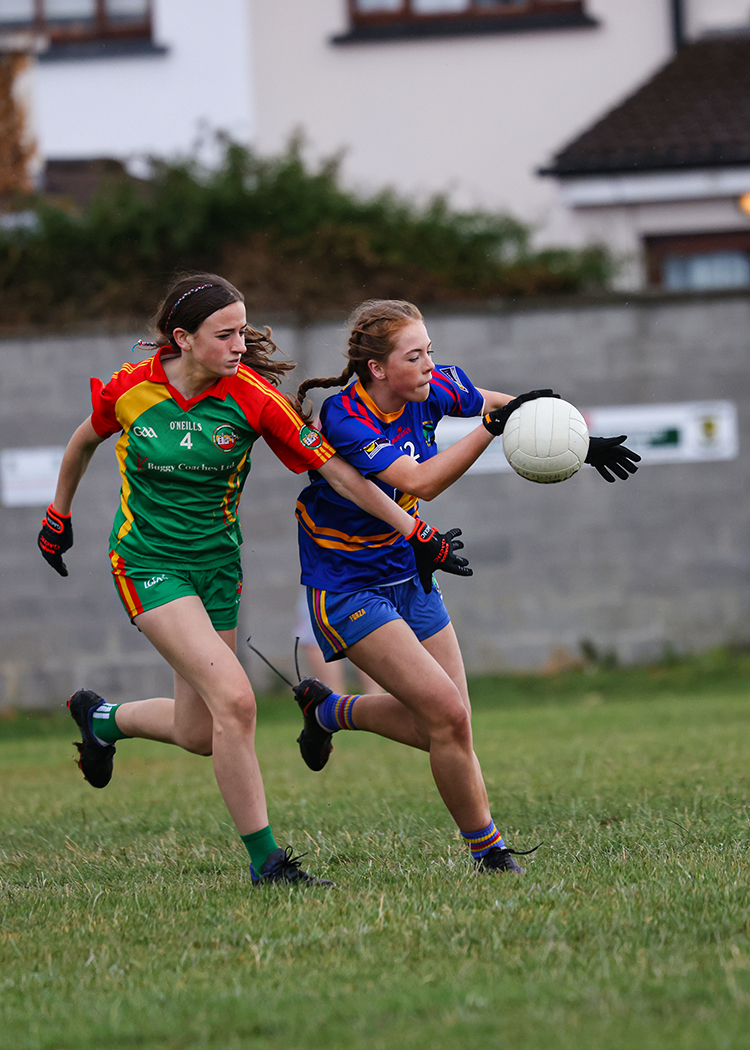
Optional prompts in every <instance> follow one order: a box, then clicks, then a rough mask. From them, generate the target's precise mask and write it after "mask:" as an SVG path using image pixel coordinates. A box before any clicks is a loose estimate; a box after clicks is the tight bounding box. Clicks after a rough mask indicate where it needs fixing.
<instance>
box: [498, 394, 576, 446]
mask: <svg viewBox="0 0 750 1050" xmlns="http://www.w3.org/2000/svg"><path fill="white" fill-rule="evenodd" d="M559 396H560V395H559V394H556V393H555V392H554V391H553V390H529V392H528V393H527V394H519V395H518V397H514V398H513V400H512V401H509V402H508V404H507V405H503V407H502V408H496V409H495V410H494V411H493V412H486V413H485V415H484V416H482V422H483V423H484V425H485V427H486V428H487V429H488V430H489V432H490V434H492V436H493V437H500V435H501V434H502V432H503V431H504V430H505V424H506V423H507V422H508V420H509V418H510V416H511V414H512V413H513V412H515V410H516V409H517V408H519V407H520V406H521V405H523V404H525V403H526V402H527V401H536V399H537V398H538V397H559Z"/></svg>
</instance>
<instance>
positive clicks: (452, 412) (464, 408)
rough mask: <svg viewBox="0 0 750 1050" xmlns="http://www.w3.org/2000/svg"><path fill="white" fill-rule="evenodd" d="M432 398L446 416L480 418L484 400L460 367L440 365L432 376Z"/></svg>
mask: <svg viewBox="0 0 750 1050" xmlns="http://www.w3.org/2000/svg"><path fill="white" fill-rule="evenodd" d="M430 398H431V399H432V398H434V399H435V401H436V402H437V404H438V406H439V407H440V409H441V414H442V415H444V416H478V415H479V413H480V412H481V411H482V406H483V405H484V398H483V397H482V395H481V394H480V393H479V391H478V390H477V388H476V387H475V386H474V384H473V383H472V382H471V380H470V379H469V377H468V376H467V375H466V373H465V372H464V370H463V369H462V368H459V367H458V365H438V366H437V367H436V368H435V371H434V372H433V374H432V381H431V390H430Z"/></svg>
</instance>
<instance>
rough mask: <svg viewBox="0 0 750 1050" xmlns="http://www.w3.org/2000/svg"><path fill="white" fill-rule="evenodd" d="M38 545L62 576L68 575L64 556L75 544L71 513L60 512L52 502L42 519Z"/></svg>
mask: <svg viewBox="0 0 750 1050" xmlns="http://www.w3.org/2000/svg"><path fill="white" fill-rule="evenodd" d="M36 542H37V546H38V547H39V550H40V551H41V552H42V557H43V558H44V560H45V561H46V562H49V564H50V565H51V566H52V568H53V569H54V570H55V572H59V574H60V575H61V576H67V575H68V570H67V569H66V568H65V562H64V561H63V560H62V556H63V554H64V553H65V551H69V550H70V548H71V547H72V546H73V523H72V521H71V517H70V514H58V513H57V511H56V510H55V509H54V507H53V506H52V504H51V503H50V505H49V507H47V513H46V515H45V517H44V518H43V519H42V528H41V531H40V533H39V536H38V537H37V541H36Z"/></svg>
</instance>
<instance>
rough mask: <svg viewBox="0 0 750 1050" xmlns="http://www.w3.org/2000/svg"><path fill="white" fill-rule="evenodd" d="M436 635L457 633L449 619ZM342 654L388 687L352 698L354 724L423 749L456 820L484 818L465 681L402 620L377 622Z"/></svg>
mask: <svg viewBox="0 0 750 1050" xmlns="http://www.w3.org/2000/svg"><path fill="white" fill-rule="evenodd" d="M446 632H447V633H446ZM441 635H445V640H446V642H447V641H448V640H450V638H451V637H453V638H455V635H452V629H451V628H450V627H446V628H444V629H443V630H442V631H440V632H439V633H438V635H436V636H435V638H436V639H438V641H434V644H433V649H435V648H437V647H438V645H439V640H440V639H439V636H441ZM347 655H348V656H349V658H350V659H351V660H352V662H353V663H355V664H356V665H357V666H358V667H361V668H362V669H363V670H364V671H365V672H366V673H367V674H370V675H373V674H374V673H375V672H377V675H378V681H380V682H381V684H382V685H383V686H384V687H385V688H386V689H388V690H389V693H390V696H384V695H383V694H376V695H375V696H364V697H360V698H359V699H358V700H357V701H356V705H355V711H354V718H355V720H356V725H357V728H358V729H364V730H367V731H369V732H373V733H378V734H380V735H383V736H388V737H389V738H390V739H395V740H400V742H402V743H406V744H409V745H410V746H412V747H420V748H422V749H423V750H428V751H429V754H430V766H431V769H432V774H433V777H434V779H435V783H436V785H437V788H438V791H439V792H440V796H441V798H442V799H443V801H444V802H445V804H446V806H447V808H448V810H449V812H450V814H451V816H452V817H453V819H454V820H455V822H456V824H457V825H458V827H459V828H462V829H476V828H483V827H485V826H486V825H487V824H489V823H490V822H491V817H490V812H489V806H488V802H487V792H486V790H485V786H484V781H483V779H482V775H481V771H480V769H479V763H478V762H477V759H476V756H475V755H474V750H473V746H472V734H471V719H470V712H469V709H468V703H467V700H468V697H467V696H466V691H465V683H464V688H463V690H462V688H461V687H460V686H458V685H456V683H455V682H454V681H453V680H452V679H451V677H450V675H449V674H448V673H447V671H446V670H445V669H444V668H443V667H442V666H441V665H440V663H439V662H438V660H437V659H435V657H434V656H433V655H432V653H431V652H429V651H428V649H427V648H426V647H425V646H424V645H422V644H421V643H420V642H419V641H418V639H417V637H416V636H415V634H414V632H413V631H412V629H411V628H410V627H409V626H408V625H407V624H406V623H405V622H404V621H403V620H392V621H391V622H389V623H386V624H383V625H382V626H381V627H378V628H377V629H376V630H375V631H373V632H372V633H371V634H368V635H367V636H366V637H365V638H362V639H361V640H360V641H358V642H356V643H355V644H354V645H352V646H351V647H350V648H349V649H348V651H347ZM396 705H398V706H396ZM399 707H400V708H401V711H399ZM404 709H405V710H406V712H407V715H406V716H405V715H404V714H403V711H404Z"/></svg>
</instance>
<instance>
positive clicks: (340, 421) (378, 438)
mask: <svg viewBox="0 0 750 1050" xmlns="http://www.w3.org/2000/svg"><path fill="white" fill-rule="evenodd" d="M320 429H321V431H322V432H323V434H324V436H325V438H326V440H327V441H328V443H329V444H331V445H333V447H334V448H335V449H336V451H337V452H338V453H339V454H340V455H342V456H343V457H344V459H346V460H348V461H349V462H350V463H351V465H352V466H353V467H355V468H356V469H357V470H358V471H359V473H360V474H364V475H365V477H366V476H367V475H368V474H377V473H378V472H379V471H381V470H385V469H386V467H389V466H390V465H391V463H395V461H396V460H397V459H400V458H401V457H402V456H403V455H404V453H403V452H402V451H401V449H400V448H397V447H396V446H395V445H392V444H391V442H390V440H389V439H388V437H387V436H386V435H385V433H384V432H383V430H382V428H381V427H380V426H379V425H378V423H377V421H376V420H374V419H373V418H372V417H371V416H370V415H369V414H362V415H357V414H355V413H353V412H352V411H351V410H350V409H348V408H347V406H346V404H345V403H343V402H342V399H341V397H340V395H339V396H334V397H332V398H329V399H328V400H327V401H326V402H325V403H324V405H323V408H322V410H321V413H320Z"/></svg>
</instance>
